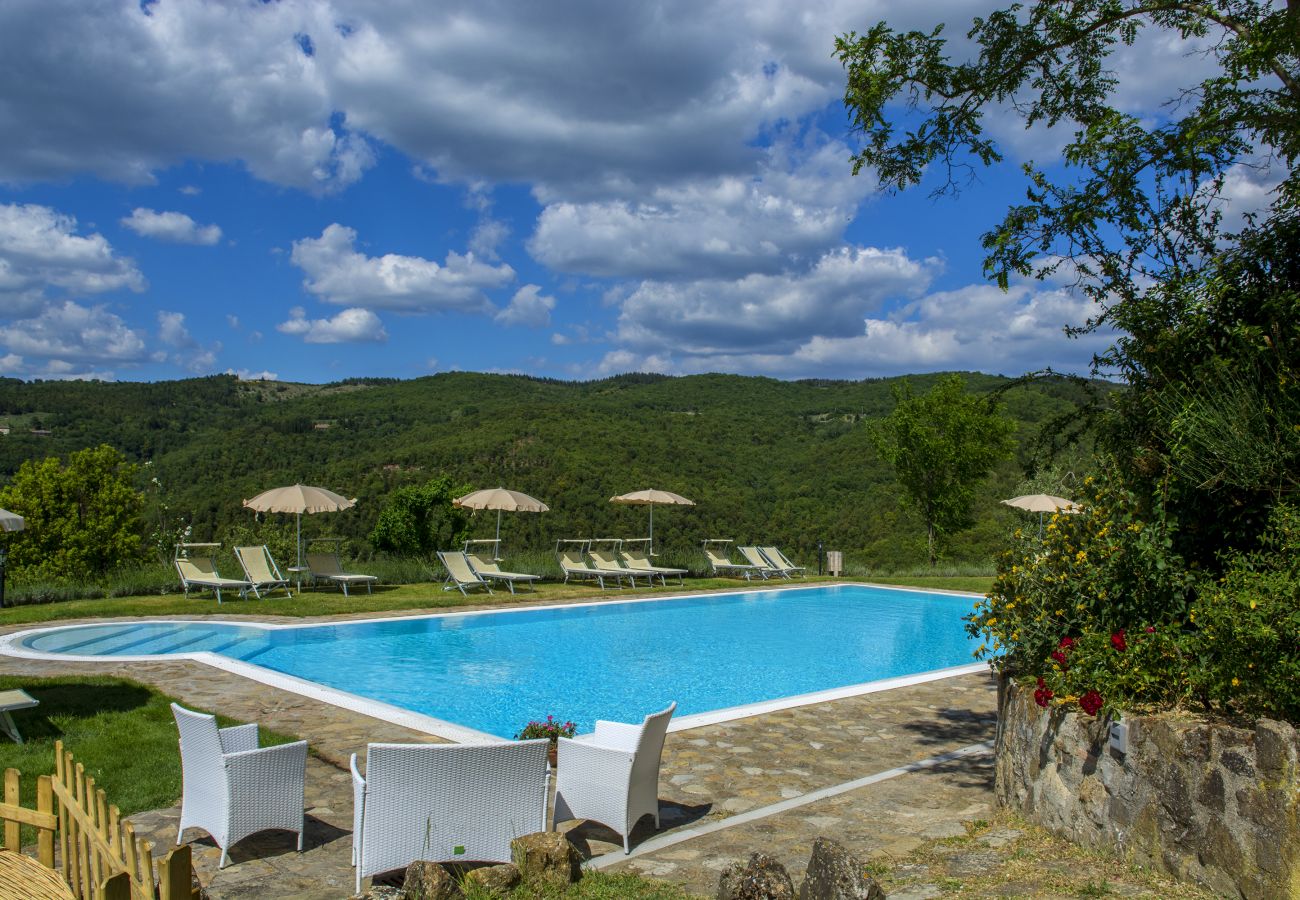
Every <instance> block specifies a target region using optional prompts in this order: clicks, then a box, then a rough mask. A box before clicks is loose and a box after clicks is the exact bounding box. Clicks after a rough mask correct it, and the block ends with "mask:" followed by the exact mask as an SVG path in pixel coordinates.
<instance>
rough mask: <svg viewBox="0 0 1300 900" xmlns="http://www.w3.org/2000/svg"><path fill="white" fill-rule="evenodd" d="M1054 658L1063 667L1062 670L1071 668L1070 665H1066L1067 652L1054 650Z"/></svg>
mask: <svg viewBox="0 0 1300 900" xmlns="http://www.w3.org/2000/svg"><path fill="white" fill-rule="evenodd" d="M1052 659H1054V660H1056V664H1057V665H1059V666H1060V667H1061V671H1065V670H1066V669H1068V668H1070V667H1069V666H1068V665H1066V662H1065V654H1064V653H1062V652H1061V651H1060V650H1053V651H1052Z"/></svg>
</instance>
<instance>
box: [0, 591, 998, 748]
mask: <svg viewBox="0 0 1300 900" xmlns="http://www.w3.org/2000/svg"><path fill="white" fill-rule="evenodd" d="M835 586H843V587H870V588H876V589H880V590H890V591H899V592H902V593H911V594H944V595H951V596H960V597H970V598H972V599H976V598H979V597H982V596H983V595H982V594H976V593H973V592H969V591H952V590H943V589H930V588H927V589H922V588H914V587H903V586H897V585H882V584H871V583H869V582H838V583H836V585H835ZM825 587H827V585H826V584H821V583H819V584H806V585H795V584H791V585H782V586H780V587H779V588H776V586H771V589H778V590H783V591H786V590H811V589H819V588H825ZM748 593H753V590H752V589H738V590H734V591H721V592H713V591H710V592H708V593H707V594H699V593H695V592H688V593H681V594H669V595H663V596H653V597H622V598H610V599H603V598H598V599H593V600H586V601H575V602H570V603H556V604H545V605H533V604H530V605H528V606H517V607H510V608H505V609H502V608H495V607H494V608H488V609H476V610H457V611H453V612H438V613H417V614H412V615H397V616H380V617H376V618H369V617H367V618H364V619H339V620H337V621H336V622H333V623H331V622H329V621H321V620H319V619H317V620H314V621H311V622H287V623H285V622H257V621H249V620H246V619H245V620H230V619H222V618H216V617H210V616H205V617H204V618H203V620H202V621H203V622H205V623H220V624H228V625H235V626H240V627H246V628H250V627H251V628H263V629H266V630H268V631H270V630H283V629H295V628H317V627H320V626H322V625H329V624H339V625H342V624H348V623H352V622H357V623H362V622H364V623H367V624H369V623H377V622H392V621H406V620H410V619H446V618H463V617H467V616H478V615H484V614H489V613H493V614H495V613H499V614H510V613H523V612H535V611H537V610H538V609H567V608H573V607H583V606H592V605H596V604H601V605H605V604H623V603H655V602H659V601H664V600H684V599H690V598H693V597H699V596H708V597H718V596H728V595H736V594H748ZM194 622H195V620H194V619H176V618H167V617H161V618H160V617H138V616H123V617H114V618H112V619H107V620H99V621H95V622H82V623H77V624H66V625H41V626H38V627H34V628H24V629H21V630H18V631H12V632H9V633H7V634H3V635H0V654H3V655H5V656H9V657H14V658H19V659H39V660H47V661H63V662H80V663H85V662H94V663H106V662H112V663H134V662H159V661H192V662H198V663H202V664H204V665H208V666H211V667H213V668H214V669H219V670H221V671H225V672H230V673H231V674H234V675H239V676H241V677H243V678H247V679H249V680H250V681H255V682H258V683H260V684H265V685H267V686H268V687H273V688H277V689H279V690H284V691H288V692H290V693H293V694H298V695H300V696H303V697H308V698H310V699H313V700H318V701H321V702H323V703H328V704H330V705H332V706H337V707H340V708H342V709H347V710H350V711H352V712H356V713H361V714H362V715H367V716H372V717H373V718H376V719H379V720H381V721H384V722H388V723H390V724H393V725H399V726H402V727H404V728H409V729H411V730H412V731H417V732H421V733H423V734H428V735H431V736H433V737H438V738H442V739H444V740H448V741H451V742H453V743H501V742H504V741H505V740H506V739H505V738H501V737H498V736H497V735H494V734H488V733H487V732H483V731H478V730H476V729H473V728H467V727H465V726H463V725H458V724H456V723H455V722H449V721H447V720H445V719H439V718H436V717H434V716H429V715H425V714H424V713H418V712H414V711H412V710H408V709H404V708H402V707H399V706H395V705H393V704H390V703H384V702H383V701H381V700H372V699H369V698H366V697H362V696H360V695H358V694H353V693H351V692H348V691H344V690H340V689H338V688H332V687H327V686H325V685H322V684H317V683H316V682H313V681H308V680H307V679H304V678H298V677H297V676H294V675H287V674H284V673H282V672H276V671H274V670H271V669H267V668H264V667H262V666H258V665H256V664H254V663H248V662H244V661H243V660H237V659H232V658H230V657H227V656H222V655H220V654H217V653H212V652H209V651H199V652H195V653H170V654H154V655H138V654H136V655H122V656H91V655H84V654H71V653H49V652H45V651H40V650H32V649H30V648H27V647H24V646H21V642H22V641H23V640H25V639H26V638H29V637H31V636H33V635H38V634H42V633H44V632H48V631H55V630H74V629H82V628H100V627H103V626H105V625H111V624H115V623H123V624H130V623H153V624H168V623H174V624H193V623H194ZM987 668H988V664H987V663H981V662H977V663H968V664H965V665H961V666H949V667H946V668H942V669H934V670H931V671H928V672H919V673H915V674H911V675H902V676H896V677H894V678H884V679H877V680H876V681H868V682H862V683H859V684H853V685H845V686H843V687H837V688H828V689H825V690H821V691H813V692H810V693H805V694H794V695H790V696H788V697H778V698H775V699H772V700H761V701H757V702H755V703H747V704H743V705H740V706H731V707H725V708H723V709H716V710H710V711H707V712H702V713H694V714H691V715H686V716H678V717H676V718H674V719H673V721H672V722H671V723H670V725H669V727H668V730H669V731H670V732H678V731H685V730H688V729H691V728H700V727H703V726H706V725H715V724H719V723H722V722H731V721H735V720H738V719H747V718H750V717H751V716H758V715H764V714H766V713H771V712H777V711H779V710H785V709H793V708H796V707H800V706H811V705H813V704H817V703H825V702H827V701H831V700H839V699H843V698H845V697H856V696H860V695H863V694H872V693H876V692H879V691H886V690H892V689H894V688H900V687H906V686H908V685H913V684H923V683H926V682H930V681H937V680H940V679H944V678H954V677H959V676H962V675H969V674H972V673H975V672H981V671H984V670H986V669H987Z"/></svg>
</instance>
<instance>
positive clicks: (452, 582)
mask: <svg viewBox="0 0 1300 900" xmlns="http://www.w3.org/2000/svg"><path fill="white" fill-rule="evenodd" d="M438 559H440V560H441V561H442V564H443V565H444V566H446V568H447V583H446V584H444V585H443V586H442V589H443V590H444V591H450V590H453V589H459V590H460V592H461V593H462V594H464V595H465V596H466V597H468V596H469V590H468V588H476V587H481V588H483V590H485V591H487V592H488V593H489V594H490V593H492V585H490V584H488V583H487V582H486V581H484V580H483V579H482V578H480V577H479V576H478V573H477V572H475V571H474V570H473V569H472V568H471V567H470V564H469V560H468V559H467V558H466V557H465V554H464V553H462V552H460V551H459V550H439V551H438Z"/></svg>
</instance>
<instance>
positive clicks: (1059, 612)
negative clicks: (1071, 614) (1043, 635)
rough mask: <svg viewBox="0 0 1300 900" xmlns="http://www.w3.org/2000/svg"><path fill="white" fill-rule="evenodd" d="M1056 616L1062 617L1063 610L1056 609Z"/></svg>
mask: <svg viewBox="0 0 1300 900" xmlns="http://www.w3.org/2000/svg"><path fill="white" fill-rule="evenodd" d="M1056 614H1057V615H1058V616H1063V615H1065V610H1063V609H1058V610H1057V611H1056Z"/></svg>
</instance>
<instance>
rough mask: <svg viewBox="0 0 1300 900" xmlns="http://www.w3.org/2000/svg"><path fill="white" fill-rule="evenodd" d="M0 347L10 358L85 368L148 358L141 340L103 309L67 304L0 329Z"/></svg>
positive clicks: (114, 316)
mask: <svg viewBox="0 0 1300 900" xmlns="http://www.w3.org/2000/svg"><path fill="white" fill-rule="evenodd" d="M0 345H3V346H4V347H5V348H6V349H7V350H8V351H9V353H10V354H17V355H18V356H21V357H23V358H24V359H27V360H30V359H33V358H34V359H38V360H45V361H50V362H52V363H53V362H57V363H61V364H65V365H67V366H68V367H71V368H77V369H81V368H89V367H90V366H92V365H93V364H98V363H107V362H114V363H124V364H137V363H142V362H145V361H146V360H148V359H149V358H150V354H149V352H148V349H147V347H146V344H145V341H144V338H143V337H142V336H141V335H140V334H139V333H138V332H136V331H134V330H132V329H131V328H129V327H128V326H127V324H126V323H125V322H123V321H122V319H121V318H119V317H118V316H116V315H114V314H113V313H111V312H109V311H108V310H107V309H106V308H105V307H103V306H93V307H87V306H82V305H81V304H79V303H75V302H73V301H71V300H65V301H63V302H62V303H54V304H50V305H49V306H48V307H46V309H45V310H44V311H42V312H41V313H40V315H38V316H35V317H33V318H30V319H26V320H24V321H22V322H19V323H18V324H16V325H6V326H0Z"/></svg>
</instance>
